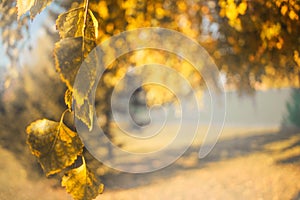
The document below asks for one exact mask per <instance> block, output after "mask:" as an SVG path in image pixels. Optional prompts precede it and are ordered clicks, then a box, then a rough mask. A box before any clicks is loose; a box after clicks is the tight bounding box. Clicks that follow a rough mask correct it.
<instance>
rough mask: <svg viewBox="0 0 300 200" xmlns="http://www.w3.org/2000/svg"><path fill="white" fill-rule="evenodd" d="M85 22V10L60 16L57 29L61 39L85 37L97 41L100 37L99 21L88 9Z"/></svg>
mask: <svg viewBox="0 0 300 200" xmlns="http://www.w3.org/2000/svg"><path fill="white" fill-rule="evenodd" d="M86 14H87V16H86V22H85V21H84V20H85V8H84V7H79V8H75V9H71V10H69V11H68V12H66V13H63V14H61V15H59V16H58V18H57V20H56V28H57V30H58V32H59V35H60V37H61V38H67V37H84V38H88V39H90V40H96V39H97V36H98V21H97V19H96V18H95V16H94V14H93V12H92V11H91V10H89V9H88V12H87V13H86Z"/></svg>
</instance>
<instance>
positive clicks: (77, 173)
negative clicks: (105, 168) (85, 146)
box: [61, 157, 104, 200]
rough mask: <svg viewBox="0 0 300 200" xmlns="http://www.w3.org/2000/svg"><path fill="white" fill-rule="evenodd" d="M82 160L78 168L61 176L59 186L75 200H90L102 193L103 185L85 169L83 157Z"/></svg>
mask: <svg viewBox="0 0 300 200" xmlns="http://www.w3.org/2000/svg"><path fill="white" fill-rule="evenodd" d="M82 160H83V164H82V165H81V166H80V167H78V168H75V169H72V170H70V171H68V173H67V174H66V175H65V176H63V178H62V182H61V185H62V186H63V187H66V190H67V192H68V193H70V194H71V195H72V197H73V198H74V199H75V200H91V199H94V198H96V197H97V196H98V194H101V193H102V192H103V190H104V185H103V184H102V183H101V182H100V181H99V180H98V179H97V178H96V176H95V175H94V174H93V173H92V172H91V171H90V170H89V169H88V168H87V167H86V164H85V160H84V158H83V157H82Z"/></svg>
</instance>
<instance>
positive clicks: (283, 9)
mask: <svg viewBox="0 0 300 200" xmlns="http://www.w3.org/2000/svg"><path fill="white" fill-rule="evenodd" d="M287 11H288V7H287V6H286V5H284V6H282V7H281V9H280V12H281V14H282V15H285V14H286V12H287Z"/></svg>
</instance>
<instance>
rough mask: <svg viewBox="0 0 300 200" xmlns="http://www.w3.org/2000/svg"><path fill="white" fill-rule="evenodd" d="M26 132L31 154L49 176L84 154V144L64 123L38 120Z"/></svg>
mask: <svg viewBox="0 0 300 200" xmlns="http://www.w3.org/2000/svg"><path fill="white" fill-rule="evenodd" d="M26 132H27V143H28V145H29V146H30V149H31V152H32V154H33V155H35V156H36V157H37V158H38V161H39V163H40V164H41V166H42V168H43V170H44V172H45V173H46V175H47V176H49V175H51V174H55V173H58V172H60V171H61V170H62V169H64V168H66V167H68V166H70V165H72V164H73V163H74V161H75V160H76V158H77V155H79V154H81V153H82V150H83V144H82V142H81V140H80V138H79V136H78V134H77V133H75V132H73V131H72V130H70V129H69V128H68V127H67V126H66V125H64V124H63V123H62V122H55V121H51V120H48V119H42V120H37V121H35V122H32V123H31V124H30V125H29V126H28V127H27V129H26Z"/></svg>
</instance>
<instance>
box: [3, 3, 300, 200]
mask: <svg viewBox="0 0 300 200" xmlns="http://www.w3.org/2000/svg"><path fill="white" fill-rule="evenodd" d="M66 2H67V3H65V4H64V5H63V4H60V5H63V7H64V8H65V9H66V10H67V11H66V12H64V13H62V14H60V15H59V16H58V18H57V20H56V28H57V30H58V33H59V36H60V40H59V41H58V42H57V43H56V44H55V49H54V60H55V67H56V70H57V72H58V73H59V75H60V77H61V80H62V81H63V82H64V83H65V84H66V86H67V90H66V92H65V97H64V100H65V103H66V106H67V111H68V112H70V113H73V111H72V98H74V101H76V103H77V104H78V105H79V106H81V107H82V108H84V109H81V110H83V112H82V113H75V114H74V113H73V115H74V116H75V117H77V118H78V119H80V120H81V121H82V122H83V123H84V124H86V126H88V127H89V128H91V127H92V124H93V118H92V116H93V112H94V111H93V109H92V108H91V106H92V105H91V103H90V102H89V99H88V95H89V94H87V93H83V92H81V91H76V90H75V89H74V88H73V83H74V79H75V76H76V74H77V71H78V69H79V67H80V65H81V63H82V61H83V60H84V58H86V56H87V55H88V53H89V52H91V50H92V49H93V48H94V47H95V46H96V45H97V44H99V43H100V42H102V41H104V40H105V39H107V38H108V37H110V36H111V35H114V34H117V33H120V32H122V31H124V30H131V29H134V28H140V27H149V26H159V27H164V28H169V29H173V30H177V31H180V32H182V33H184V34H186V35H188V36H190V37H191V38H193V39H195V40H197V41H198V42H199V43H201V44H202V45H203V46H204V47H205V48H206V49H207V50H208V51H209V52H210V53H211V55H213V56H214V58H215V61H216V62H217V65H218V66H219V67H220V69H221V70H222V71H223V72H224V73H226V76H227V87H228V88H229V89H232V88H233V89H238V90H240V91H243V92H244V91H246V92H251V91H253V90H255V89H259V88H264V87H283V86H288V85H289V86H299V82H300V81H299V80H300V79H299V77H300V56H299V54H300V49H299V48H300V47H299V43H300V39H299V31H300V21H299V10H300V2H299V1H298V0H290V1H286V0H270V1H261V0H252V1H246V0H238V1H235V0H210V1H198V0H194V1H183V0H177V1H171V0H167V1H163V0H151V1H146V0H121V1H115V0H105V1H104V0H101V1H98V0H90V1H88V0H84V1H83V2H81V1H66ZM50 3H51V1H50V0H46V1H40V0H28V1H22V0H18V1H17V8H18V13H17V12H16V11H17V10H16V7H15V2H14V1H13V0H3V1H2V2H1V3H0V5H1V6H0V11H1V13H0V24H1V31H2V32H1V35H2V40H3V41H4V47H5V50H6V52H7V55H9V56H10V58H11V60H15V59H13V58H16V57H18V51H14V49H16V47H17V42H16V41H18V40H19V39H20V38H21V37H22V34H21V33H22V31H20V30H21V29H22V28H24V26H23V25H25V29H26V24H27V22H28V19H29V18H28V15H27V12H28V11H29V12H30V18H31V19H32V20H33V18H34V17H35V16H36V15H37V14H38V13H40V12H41V11H42V10H43V9H44V8H45V7H46V6H47V5H49V4H50ZM55 3H56V4H57V2H55ZM4 13H8V14H7V15H5V14H4ZM17 18H18V20H19V21H18V23H16V20H17ZM16 24H17V25H16ZM177 45H180V43H178V44H177ZM148 55H152V56H148ZM136 58H138V59H136ZM166 58H167V59H166ZM165 60H167V62H168V65H170V66H173V68H174V69H176V70H177V71H180V72H181V73H182V74H183V75H184V76H185V77H189V78H190V79H191V80H192V83H191V84H192V85H193V86H194V87H198V88H199V87H201V84H203V80H202V78H201V76H200V75H199V74H197V73H195V70H194V69H193V67H192V66H191V65H190V64H189V63H188V62H187V61H184V60H182V59H179V58H178V57H176V56H174V55H167V54H165V53H163V52H153V51H151V50H147V51H145V52H144V53H141V52H134V53H132V54H130V55H125V56H122V57H121V58H119V59H117V61H116V62H114V63H112V64H111V66H109V69H108V70H107V71H106V72H105V73H104V75H103V79H101V80H100V85H101V88H100V89H98V90H97V91H96V92H97V94H96V103H97V102H98V103H99V104H100V105H99V106H98V107H97V109H98V110H97V112H98V111H99V110H100V112H99V113H101V115H102V116H99V118H101V119H102V120H101V122H100V123H101V125H102V126H103V130H104V131H105V132H106V133H107V134H110V124H109V119H110V115H111V113H110V101H109V100H110V98H109V97H110V95H111V92H112V90H113V88H114V86H115V84H116V83H117V82H118V80H119V79H120V78H121V77H122V76H123V75H124V74H125V72H126V70H127V68H128V66H129V65H131V66H135V65H140V64H145V63H162V62H163V61H165ZM12 65H16V63H12ZM86 73H87V75H88V76H87V77H93V73H95V72H94V71H93V70H90V69H86ZM148 74H149V77H148V78H150V77H151V76H152V77H158V78H162V79H164V77H168V76H167V74H161V73H160V72H149V73H148ZM143 78H147V77H143ZM93 81H94V80H90V81H89V83H90V84H89V85H87V87H89V88H91V87H92V85H93V84H94V82H93ZM167 81H170V82H178V81H177V80H176V79H175V78H174V77H168V79H167ZM143 89H144V90H145V91H146V101H147V103H148V104H157V103H159V104H162V103H165V102H168V101H172V100H173V99H174V96H172V95H170V94H168V93H167V92H166V91H165V89H164V88H163V87H149V86H147V87H144V88H143ZM87 91H89V90H87ZM290 107H291V110H297V109H295V107H293V106H292V104H291V105H290ZM63 118H64V114H63V115H62V118H61V121H60V122H55V121H50V120H48V119H42V120H37V121H35V122H33V123H31V124H30V125H29V126H28V127H27V136H28V140H27V141H28V144H29V146H30V148H31V150H32V153H33V154H34V155H35V156H36V157H37V158H38V160H39V162H40V163H41V166H42V168H43V169H44V171H45V173H46V175H50V174H55V173H57V172H59V171H65V172H66V174H67V175H66V176H64V177H63V179H62V185H63V186H65V187H66V189H67V191H68V192H69V193H71V194H72V196H73V197H74V199H92V198H94V197H96V195H97V194H98V193H101V192H102V191H103V185H102V184H101V183H100V182H99V181H98V180H96V177H95V175H94V174H93V171H92V170H90V169H88V167H87V166H88V160H87V159H85V158H84V155H83V154H82V149H83V144H82V143H81V141H80V138H79V137H78V135H77V133H76V132H74V131H72V130H71V129H70V128H68V127H67V126H66V125H65V124H64V123H63V122H62V120H63ZM292 118H294V117H292ZM44 144H45V145H44ZM66 155H68V156H67V157H66ZM78 157H80V158H81V159H82V164H81V166H79V167H77V168H75V167H74V163H76V161H75V160H76V159H77V158H78ZM85 160H86V161H85ZM50 161H51V163H50Z"/></svg>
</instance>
